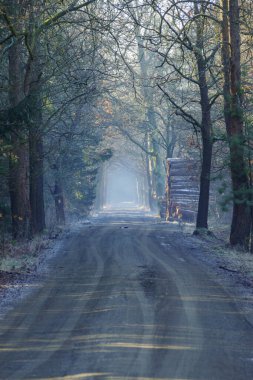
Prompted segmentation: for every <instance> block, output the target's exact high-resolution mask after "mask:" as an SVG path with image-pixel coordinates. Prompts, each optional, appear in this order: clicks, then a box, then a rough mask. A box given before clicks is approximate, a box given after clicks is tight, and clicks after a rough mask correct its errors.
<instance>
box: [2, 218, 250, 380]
mask: <svg viewBox="0 0 253 380" xmlns="http://www.w3.org/2000/svg"><path fill="white" fill-rule="evenodd" d="M0 330H1V337H0V363H1V364H0V379H3V380H19V379H25V380H31V379H37V380H63V379H64V380H72V379H73V380H75V379H78V380H82V379H105V380H110V379H111V380H122V379H130V380H137V379H139V380H150V379H155V380H160V379H163V380H164V379H167V380H186V379H189V380H200V379H201V380H211V379H212V380H233V379H234V380H247V379H249V380H251V379H253V328H252V326H251V325H250V324H249V323H248V322H247V321H246V320H245V318H244V317H243V315H242V314H241V313H240V312H239V311H238V310H237V308H236V306H235V303H234V301H233V299H232V298H230V296H229V295H228V294H227V293H226V291H225V290H224V289H223V288H222V287H221V286H220V285H218V284H217V283H216V282H215V281H214V280H213V279H212V278H210V276H209V275H207V273H206V272H205V270H204V268H203V267H202V266H201V264H197V262H196V261H195V260H194V259H193V258H192V257H191V255H190V253H189V251H187V249H184V247H182V235H181V234H180V232H179V231H176V230H175V228H174V227H173V226H168V225H162V224H159V223H156V222H155V220H154V218H152V217H150V218H148V217H147V218H145V217H140V218H137V217H135V218H128V219H127V221H125V222H124V223H122V222H120V217H118V218H106V217H104V218H103V219H99V220H97V222H96V223H95V224H92V225H84V226H83V227H80V228H79V230H78V231H76V232H73V233H72V234H71V235H70V236H69V238H68V239H67V240H66V244H65V245H64V249H63V250H62V252H61V254H59V255H58V256H57V257H55V258H53V259H52V260H51V261H50V273H48V274H47V275H46V276H45V278H44V284H43V286H42V287H40V288H38V289H37V290H36V291H35V292H33V294H31V295H30V296H29V297H28V298H27V299H25V300H24V301H23V302H22V303H21V304H19V305H18V306H17V307H16V308H15V309H14V310H13V311H11V312H10V313H9V314H8V315H7V317H6V318H5V319H4V320H3V321H1V325H0Z"/></svg>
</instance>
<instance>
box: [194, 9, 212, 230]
mask: <svg viewBox="0 0 253 380" xmlns="http://www.w3.org/2000/svg"><path fill="white" fill-rule="evenodd" d="M194 9H195V15H199V14H201V13H202V12H200V11H199V9H198V5H197V3H195V8H194ZM203 13H204V12H203ZM203 22H204V21H203V20H202V19H201V18H200V19H199V20H197V21H196V23H197V30H196V36H197V40H196V47H197V50H196V51H195V57H196V61H197V69H198V81H199V89H200V105H201V113H202V120H201V138H202V162H201V174H200V194H199V202H198V213H197V221H196V229H197V230H198V229H202V228H204V229H207V228H208V208H209V192H210V177H211V165H212V121H211V105H210V102H209V93H208V84H207V78H206V73H207V67H206V61H205V58H204V57H203V55H202V51H203V48H204V43H203V40H204V25H203Z"/></svg>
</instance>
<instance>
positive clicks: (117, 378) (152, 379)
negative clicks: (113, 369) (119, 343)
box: [108, 376, 189, 380]
mask: <svg viewBox="0 0 253 380" xmlns="http://www.w3.org/2000/svg"><path fill="white" fill-rule="evenodd" d="M124 379H125V377H122V376H110V378H108V380H124ZM127 379H128V380H189V378H187V379H181V378H180V379H179V378H178V377H166V378H165V377H163V378H161V377H139V376H137V377H127Z"/></svg>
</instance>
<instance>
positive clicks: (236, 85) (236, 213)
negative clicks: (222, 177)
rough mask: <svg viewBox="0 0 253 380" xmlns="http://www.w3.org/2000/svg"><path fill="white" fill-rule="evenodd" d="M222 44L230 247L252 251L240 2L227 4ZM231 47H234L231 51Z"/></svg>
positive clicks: (226, 0) (225, 1)
mask: <svg viewBox="0 0 253 380" xmlns="http://www.w3.org/2000/svg"><path fill="white" fill-rule="evenodd" d="M228 15H229V16H228ZM229 21H230V22H229ZM222 40H223V48H222V57H223V73H224V88H223V90H224V114H225V123H226V130H227V137H228V141H229V148H230V170H231V178H232V190H233V217H232V224H231V232H230V243H231V244H232V245H240V246H242V247H244V248H245V249H248V247H249V239H250V228H251V213H250V207H249V205H248V200H249V191H248V190H249V179H248V175H247V166H246V162H245V157H244V140H245V136H244V130H243V109H242V99H241V57H240V18H239V5H238V0H230V2H229V6H228V0H223V22H222ZM229 46H230V47H231V51H230V48H229Z"/></svg>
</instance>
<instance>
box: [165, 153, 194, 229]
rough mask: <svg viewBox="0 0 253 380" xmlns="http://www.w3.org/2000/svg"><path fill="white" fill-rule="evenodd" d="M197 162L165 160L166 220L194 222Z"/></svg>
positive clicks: (181, 159)
mask: <svg viewBox="0 0 253 380" xmlns="http://www.w3.org/2000/svg"><path fill="white" fill-rule="evenodd" d="M199 176H200V173H199V164H198V163H197V162H196V161H194V160H188V159H183V158H171V159H168V160H167V183H166V220H174V219H176V220H183V221H186V222H194V221H195V219H196V215H197V208H198V199H199Z"/></svg>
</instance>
